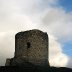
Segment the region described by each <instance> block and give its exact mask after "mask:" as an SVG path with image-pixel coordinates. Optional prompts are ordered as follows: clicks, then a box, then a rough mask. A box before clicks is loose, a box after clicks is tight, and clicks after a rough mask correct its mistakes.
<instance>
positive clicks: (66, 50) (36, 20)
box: [0, 0, 72, 68]
mask: <svg viewBox="0 0 72 72" xmlns="http://www.w3.org/2000/svg"><path fill="white" fill-rule="evenodd" d="M71 4H72V1H71V0H0V65H1V66H4V65H5V61H6V58H12V57H13V56H14V49H15V34H16V33H17V32H20V31H26V30H30V29H39V30H42V31H44V32H47V33H48V35H49V62H50V65H51V66H55V67H69V68H72V62H71V61H72V53H71V51H72V43H71V42H72V9H71V8H72V5H71Z"/></svg>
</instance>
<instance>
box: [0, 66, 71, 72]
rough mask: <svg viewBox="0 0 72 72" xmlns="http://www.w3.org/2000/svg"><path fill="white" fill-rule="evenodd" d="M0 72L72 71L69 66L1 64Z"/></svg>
mask: <svg viewBox="0 0 72 72" xmlns="http://www.w3.org/2000/svg"><path fill="white" fill-rule="evenodd" d="M0 72H72V69H69V68H64V67H60V68H56V67H48V66H46V67H40V66H5V67H4V66H1V67H0Z"/></svg>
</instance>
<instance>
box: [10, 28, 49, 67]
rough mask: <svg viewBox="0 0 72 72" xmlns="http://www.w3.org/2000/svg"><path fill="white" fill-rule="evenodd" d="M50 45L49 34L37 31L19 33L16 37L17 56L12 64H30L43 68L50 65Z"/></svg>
mask: <svg viewBox="0 0 72 72" xmlns="http://www.w3.org/2000/svg"><path fill="white" fill-rule="evenodd" d="M48 45H49V44H48V35H47V33H44V32H42V31H40V30H36V29H34V30H29V31H24V32H19V33H17V34H16V35H15V56H14V58H12V59H11V60H10V64H11V65H19V64H24V63H26V62H29V63H32V64H35V65H41V66H45V65H49V63H48Z"/></svg>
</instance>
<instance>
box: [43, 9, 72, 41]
mask: <svg viewBox="0 0 72 72" xmlns="http://www.w3.org/2000/svg"><path fill="white" fill-rule="evenodd" d="M42 22H43V25H45V27H48V28H49V29H50V30H51V33H52V34H53V35H55V36H56V37H57V38H59V39H63V40H71V38H72V34H71V32H72V28H71V27H72V13H66V12H65V11H64V10H63V9H62V8H52V9H51V10H49V11H48V13H46V15H45V16H44V17H43V20H42Z"/></svg>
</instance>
